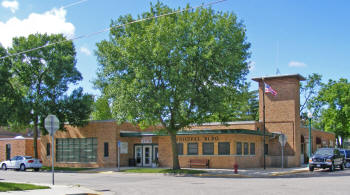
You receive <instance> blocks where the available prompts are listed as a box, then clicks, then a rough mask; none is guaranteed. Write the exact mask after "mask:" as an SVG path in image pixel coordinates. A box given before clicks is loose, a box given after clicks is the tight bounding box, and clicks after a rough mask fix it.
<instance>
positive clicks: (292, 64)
mask: <svg viewBox="0 0 350 195" xmlns="http://www.w3.org/2000/svg"><path fill="white" fill-rule="evenodd" d="M288 66H289V67H305V66H306V64H305V63H304V62H297V61H290V62H289V64H288Z"/></svg>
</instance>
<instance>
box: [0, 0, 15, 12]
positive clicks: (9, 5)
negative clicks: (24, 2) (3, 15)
mask: <svg viewBox="0 0 350 195" xmlns="http://www.w3.org/2000/svg"><path fill="white" fill-rule="evenodd" d="M1 5H2V7H4V8H9V9H10V10H11V12H12V13H15V12H16V10H18V2H17V0H14V1H3V2H1Z"/></svg>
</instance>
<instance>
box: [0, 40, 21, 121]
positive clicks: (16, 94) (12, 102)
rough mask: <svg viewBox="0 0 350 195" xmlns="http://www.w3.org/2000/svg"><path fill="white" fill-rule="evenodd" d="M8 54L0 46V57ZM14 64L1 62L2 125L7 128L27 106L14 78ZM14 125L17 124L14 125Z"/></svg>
mask: <svg viewBox="0 0 350 195" xmlns="http://www.w3.org/2000/svg"><path fill="white" fill-rule="evenodd" d="M7 54H8V53H7V51H6V49H5V48H3V47H1V45H0V56H6V55H7ZM11 67H12V62H11V60H10V59H8V58H5V59H2V60H0V125H1V126H7V125H8V124H9V123H11V121H10V119H11V118H19V116H18V115H16V114H18V113H19V111H20V109H21V107H23V106H25V105H24V104H23V102H22V101H21V99H20V87H19V86H18V83H17V82H16V81H15V80H14V79H13V78H12V75H13V74H12V73H11V70H10V69H11ZM12 124H13V125H14V124H16V123H14V122H13V123H12Z"/></svg>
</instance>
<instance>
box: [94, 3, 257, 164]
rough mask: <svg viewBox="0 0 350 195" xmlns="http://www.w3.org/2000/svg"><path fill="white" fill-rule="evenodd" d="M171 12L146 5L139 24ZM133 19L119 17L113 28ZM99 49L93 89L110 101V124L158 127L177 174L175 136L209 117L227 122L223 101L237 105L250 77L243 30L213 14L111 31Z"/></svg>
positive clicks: (229, 18)
mask: <svg viewBox="0 0 350 195" xmlns="http://www.w3.org/2000/svg"><path fill="white" fill-rule="evenodd" d="M172 11H173V10H171V9H170V8H169V7H167V6H165V5H163V4H162V3H157V4H155V5H152V4H151V8H150V11H149V12H145V13H143V14H142V15H141V16H139V19H141V18H148V17H152V16H156V15H162V14H166V13H169V12H172ZM132 21H135V19H133V18H132V16H131V15H126V16H121V17H119V19H118V20H116V21H112V23H111V26H112V27H113V26H116V25H120V24H127V23H129V22H132ZM97 46H98V50H97V57H98V62H99V64H100V70H99V72H98V79H97V80H96V85H97V86H98V87H99V88H102V89H103V92H105V93H106V95H108V97H110V98H111V101H112V112H113V116H114V118H115V119H117V121H131V122H133V123H135V124H139V125H140V126H141V127H147V126H153V125H161V126H162V128H163V129H164V130H166V132H167V133H168V135H170V139H171V146H172V158H173V169H180V166H179V160H178V152H177V144H176V133H177V131H179V130H180V129H183V128H185V127H188V126H189V125H190V124H193V123H196V124H201V123H203V122H205V121H207V120H208V119H209V118H210V117H211V116H213V115H217V116H218V118H219V119H220V120H221V121H223V122H224V121H227V120H228V119H229V117H230V113H229V110H230V109H228V108H227V106H228V105H232V103H231V104H227V102H234V101H235V99H236V97H237V96H236V95H238V94H239V90H240V89H241V87H242V85H244V84H245V82H244V81H245V76H246V75H247V73H248V63H247V59H248V58H249V55H250V53H249V52H248V49H249V47H250V44H249V43H248V42H247V41H246V34H245V27H244V26H243V24H242V23H241V22H238V21H237V17H236V16H235V15H234V14H233V13H221V12H215V11H214V10H212V9H211V8H208V9H203V8H199V9H196V10H190V11H185V12H181V13H178V14H173V15H169V16H166V17H159V18H156V19H152V20H145V21H143V22H138V23H133V24H128V25H125V26H124V27H122V28H111V30H110V40H109V41H107V40H104V41H101V42H100V43H98V44H97ZM237 101H238V100H237Z"/></svg>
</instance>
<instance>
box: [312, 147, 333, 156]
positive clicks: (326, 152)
mask: <svg viewBox="0 0 350 195" xmlns="http://www.w3.org/2000/svg"><path fill="white" fill-rule="evenodd" d="M315 154H316V155H322V156H324V155H333V149H320V150H317V151H316V153H315Z"/></svg>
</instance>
